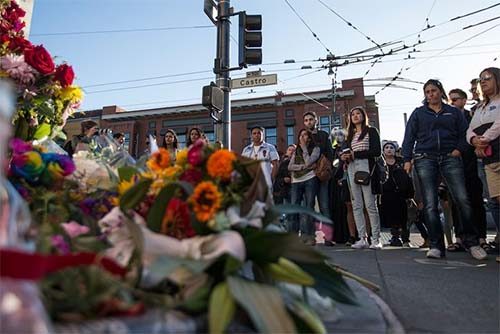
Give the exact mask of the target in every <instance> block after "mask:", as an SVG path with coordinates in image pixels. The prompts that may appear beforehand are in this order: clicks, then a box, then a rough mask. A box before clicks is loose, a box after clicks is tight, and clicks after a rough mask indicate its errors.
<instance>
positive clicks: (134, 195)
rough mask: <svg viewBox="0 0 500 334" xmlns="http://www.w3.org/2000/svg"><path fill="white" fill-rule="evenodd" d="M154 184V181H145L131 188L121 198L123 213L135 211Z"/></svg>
mask: <svg viewBox="0 0 500 334" xmlns="http://www.w3.org/2000/svg"><path fill="white" fill-rule="evenodd" d="M152 182H153V181H152V180H149V179H144V180H140V181H139V182H137V183H136V184H135V185H134V186H132V187H130V189H128V190H127V191H126V192H125V193H124V194H123V196H122V197H121V198H120V209H121V210H122V211H123V212H125V211H127V210H129V209H134V208H135V207H136V206H137V205H138V204H139V203H140V202H141V201H142V200H143V199H144V197H145V196H146V194H147V193H148V191H149V187H150V186H151V183H152Z"/></svg>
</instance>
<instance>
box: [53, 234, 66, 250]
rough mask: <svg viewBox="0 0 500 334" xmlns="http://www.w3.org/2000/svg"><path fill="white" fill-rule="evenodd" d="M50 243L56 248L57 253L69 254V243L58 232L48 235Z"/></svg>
mask: <svg viewBox="0 0 500 334" xmlns="http://www.w3.org/2000/svg"><path fill="white" fill-rule="evenodd" d="M50 243H51V245H52V247H54V248H55V249H57V250H58V251H59V253H61V254H69V253H70V248H69V244H68V243H67V242H66V240H64V237H63V236H62V235H60V234H57V235H53V236H52V237H50Z"/></svg>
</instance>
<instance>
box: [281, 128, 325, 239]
mask: <svg viewBox="0 0 500 334" xmlns="http://www.w3.org/2000/svg"><path fill="white" fill-rule="evenodd" d="M319 156H320V148H319V146H317V145H316V144H315V143H314V141H313V139H312V133H311V132H310V131H309V130H306V129H302V130H300V131H299V135H298V142H297V148H296V149H295V152H294V153H293V154H292V157H291V158H290V163H289V164H288V170H289V171H291V172H292V173H291V174H292V193H291V201H292V204H297V205H300V204H301V202H302V198H304V200H305V206H306V207H308V208H310V209H313V210H314V199H315V196H316V193H317V191H318V187H319V179H318V178H317V177H316V174H315V173H314V167H316V161H317V160H318V159H319ZM297 218H298V217H297V215H295V217H294V218H292V220H291V226H289V232H299V222H298V219H297ZM300 232H301V238H302V240H303V241H304V243H305V244H308V245H314V244H315V238H314V237H315V232H316V228H315V226H314V221H313V220H312V217H310V216H308V215H301V216H300Z"/></svg>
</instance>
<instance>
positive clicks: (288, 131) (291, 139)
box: [286, 126, 295, 145]
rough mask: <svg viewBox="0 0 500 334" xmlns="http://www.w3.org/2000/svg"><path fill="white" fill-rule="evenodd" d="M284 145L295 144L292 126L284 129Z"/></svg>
mask: <svg viewBox="0 0 500 334" xmlns="http://www.w3.org/2000/svg"><path fill="white" fill-rule="evenodd" d="M286 144H287V145H292V144H295V128H294V127H293V126H287V127H286Z"/></svg>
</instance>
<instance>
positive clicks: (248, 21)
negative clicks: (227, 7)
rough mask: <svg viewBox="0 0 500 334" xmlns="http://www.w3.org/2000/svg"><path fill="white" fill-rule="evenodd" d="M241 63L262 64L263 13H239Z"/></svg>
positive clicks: (245, 64) (243, 65)
mask: <svg viewBox="0 0 500 334" xmlns="http://www.w3.org/2000/svg"><path fill="white" fill-rule="evenodd" d="M239 25H240V27H239V28H240V29H239V35H240V41H239V65H240V66H242V67H247V65H258V64H262V49H261V47H262V32H261V30H262V15H247V14H246V12H241V13H239Z"/></svg>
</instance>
